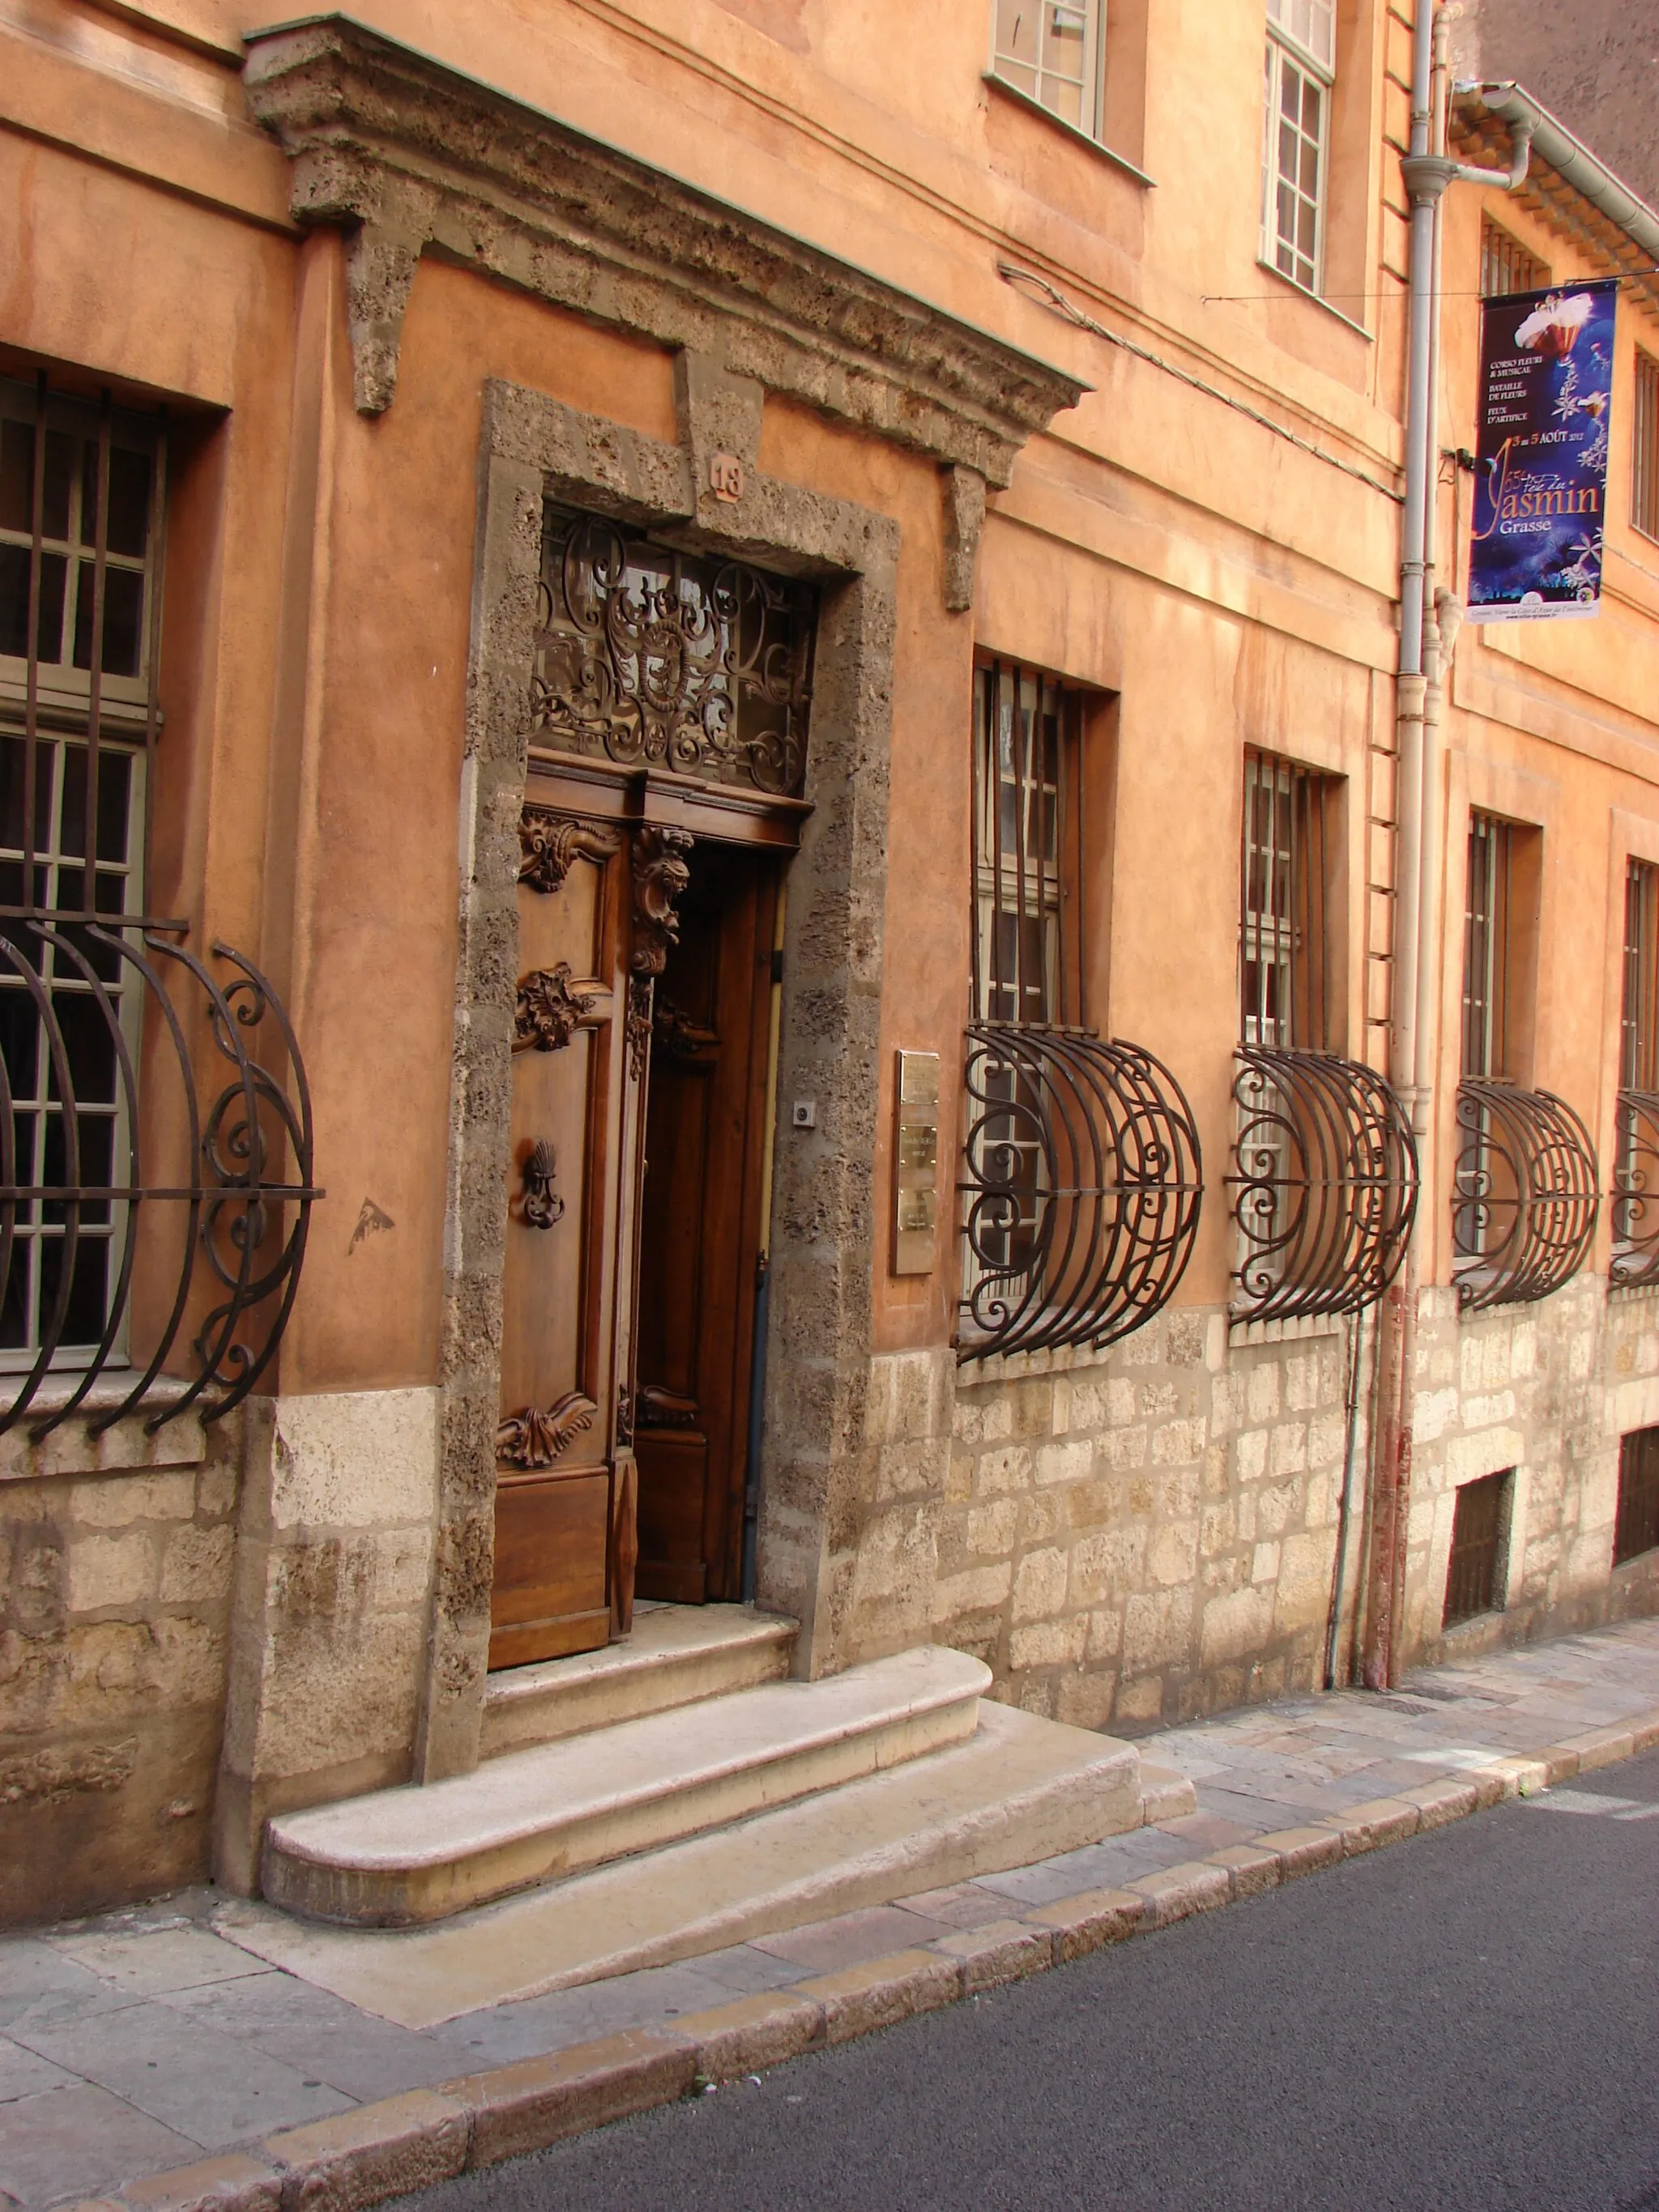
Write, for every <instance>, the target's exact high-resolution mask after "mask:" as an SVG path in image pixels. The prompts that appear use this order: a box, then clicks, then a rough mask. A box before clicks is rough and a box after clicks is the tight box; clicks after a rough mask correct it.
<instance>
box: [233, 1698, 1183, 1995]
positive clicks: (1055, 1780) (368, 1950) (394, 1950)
mask: <svg viewBox="0 0 1659 2212" xmlns="http://www.w3.org/2000/svg"><path fill="white" fill-rule="evenodd" d="M842 1679H845V1678H844V1677H843V1678H842ZM1139 1767H1140V1762H1139V1755H1138V1754H1137V1753H1136V1751H1135V1748H1134V1746H1133V1744H1127V1743H1121V1742H1117V1741H1114V1740H1113V1738H1111V1737H1110V1736H1103V1735H1093V1734H1091V1732H1090V1731H1088V1730H1086V1729H1074V1728H1066V1727H1062V1726H1061V1725H1060V1723H1058V1722H1055V1721H1044V1720H1038V1719H1037V1718H1036V1717H1035V1716H1034V1715H1032V1714H1030V1713H1022V1712H1017V1711H1013V1710H1012V1708H1011V1707H1009V1706H1006V1705H990V1704H987V1705H981V1707H980V1716H979V1727H978V1729H977V1730H976V1732H975V1735H973V1736H972V1737H970V1738H969V1740H968V1741H965V1742H963V1743H961V1744H957V1745H956V1746H954V1747H951V1748H949V1749H946V1750H943V1751H936V1752H933V1753H931V1754H930V1755H929V1756H928V1757H927V1758H926V1759H911V1760H908V1761H907V1762H906V1763H905V1764H904V1765H901V1766H896V1767H890V1768H887V1769H885V1770H884V1771H881V1772H878V1773H875V1774H870V1775H866V1776H865V1777H863V1778H861V1779H860V1780H858V1781H856V1782H849V1783H848V1784H845V1785H844V1786H843V1787H842V1788H841V1789H838V1790H830V1791H829V1792H827V1793H825V1794H824V1795H823V1796H815V1797H808V1798H804V1799H801V1800H799V1801H798V1802H795V1803H793V1804H789V1805H785V1806H781V1807H780V1808H777V1809H776V1810H775V1811H772V1812H768V1813H762V1814H757V1815H756V1816H755V1817H753V1818H752V1819H750V1820H744V1821H740V1822H738V1824H737V1826H733V1827H729V1828H721V1829H720V1830H718V1831H716V1832H714V1833H713V1834H708V1835H701V1836H696V1837H692V1838H690V1839H689V1840H687V1841H685V1842H682V1843H678V1844H669V1845H667V1846H665V1848H664V1849H663V1850H655V1851H649V1852H646V1853H644V1854H643V1855H642V1856H641V1857H637V1858H629V1859H622V1860H619V1861H617V1863H614V1864H612V1865H610V1866H604V1867H599V1868H596V1869H592V1871H591V1872H588V1873H586V1874H580V1875H573V1876H572V1877H571V1878H570V1879H569V1880H568V1881H561V1882H555V1883H553V1884H551V1885H550V1886H549V1887H545V1888H541V1889H534V1890H531V1891H529V1892H527V1893H526V1894H525V1895H523V1896H520V1897H513V1898H508V1899H506V1900H505V1901H504V1902H502V1903H501V1904H498V1905H487V1906H484V1907H483V1908H482V1909H479V1910H475V1911H467V1912H464V1913H461V1914H459V1916H458V1917H455V1918H454V1919H452V1920H446V1921H444V1922H443V1923H441V1924H440V1925H439V1926H436V1927H428V1928H416V1929H362V1928H327V1927H319V1926H317V1925H315V1924H314V1923H307V1922H304V1921H300V1920H295V1919H290V1918H289V1917H288V1915H287V1914H285V1913H282V1912H277V1911H273V1910H272V1909H271V1907H270V1905H252V1904H247V1903H245V1902H244V1901H242V1900H241V1899H233V1900H231V1901H229V1902H228V1903H227V1904H225V1905H222V1906H221V1907H220V1908H219V1910H218V1911H217V1912H216V1914H215V1915H214V1925H215V1926H216V1928H217V1929H218V1930H219V1932H220V1933H221V1934H222V1936H226V1937H227V1938H228V1939H229V1940H230V1941H231V1942H235V1943H240V1945H241V1946H242V1948H244V1949H245V1950H247V1951H251V1952H252V1953H253V1954H254V1955H255V1956H256V1957H258V1958H260V1959H264V1960H268V1961H269V1962H270V1965H272V1966H282V1967H285V1968H286V1969H287V1970H288V1971H289V1972H290V1973H294V1974H297V1975H299V1976H300V1977H301V1978H302V1979H303V1980H305V1981H308V1982H312V1983H314V1984H317V1985H319V1987H320V1988H323V1989H325V1990H333V1991H334V1993H335V1995H336V1996H342V1997H344V1998H345V1999H346V2000H347V2001H348V2002H350V2003H352V2004H356V2005H361V2006H362V2007H363V2008H364V2009H365V2010H367V2011H369V2012H374V2013H378V2014H379V2015H380V2016H381V2017H382V2018H383V2019H386V2020H391V2021H397V2022H398V2024H399V2025H400V2026H402V2027H411V2028H422V2027H434V2026H435V2025H436V2023H437V2022H438V2021H444V2020H452V2019H453V2018H455V2017H456V2016H457V2015H459V2014H462V2013H468V2012H475V2011H477V2009H478V2008H479V2007H480V2006H483V2005H494V2004H506V2003H508V2002H513V2001H515V2000H517V1999H520V1998H523V1997H532V1996H545V1995H547V1994H548V1993H549V1992H550V1991H551V1990H562V1989H570V1988H573V1987H574V1986H575V1985H576V1984H578V1983H582V1982H592V1981H598V1980H600V1979H603V1978H607V1977H609V1976H611V1975H613V1974H624V1973H629V1972H634V1971H635V1970H636V1969H638V1968H640V1967H643V1966H666V1965H668V1964H670V1963H671V1961H672V1960H677V1959H693V1958H696V1957H699V1956H700V1955H701V1954H703V1953H705V1952H708V1951H717V1950H720V1949H722V1948H724V1947H725V1946H726V1945H727V1944H729V1943H743V1942H751V1941H753V1940H754V1939H755V1938H757V1937H758V1936H775V1935H777V1934H779V1933H781V1931H782V1930H783V1929H787V1928H799V1927H800V1926H802V1925H803V1924H804V1923H806V1922H809V1921H813V1920H823V1919H828V1918H829V1917H832V1916H833V1915H835V1914H836V1913H839V1912H852V1911H859V1910H860V1909H862V1908H863V1907H865V1906H866V1905H885V1904H889V1903H890V1902H891V1901H892V1899H895V1898H899V1897H914V1896H915V1895H916V1894H917V1893H919V1892H920V1891H923V1890H929V1889H943V1888H945V1887H948V1886H949V1885H950V1884H951V1883H953V1882H959V1881H973V1880H974V1879H975V1877H977V1876H979V1875H991V1874H1004V1873H1006V1872H1007V1871H1008V1870H1009V1869H1011V1868H1013V1867H1018V1866H1025V1865H1029V1864H1030V1863H1031V1862H1032V1861H1033V1860H1035V1859H1042V1858H1049V1857H1054V1855H1055V1854H1056V1853H1058V1852H1060V1851H1070V1850H1079V1849H1080V1848H1081V1846H1083V1845H1084V1844H1093V1843H1098V1842H1100V1841H1101V1840H1102V1838H1104V1837H1107V1836H1115V1835H1119V1834H1121V1833H1122V1832H1123V1831H1124V1830H1126V1829H1129V1828H1133V1827H1134V1826H1137V1825H1138V1824H1139V1819H1140V1772H1139ZM1018 1910H1019V1907H1018V1905H1014V1904H1012V1903H1011V1904H1010V1906H1009V1911H1010V1913H1011V1914H1012V1913H1016V1912H1018Z"/></svg>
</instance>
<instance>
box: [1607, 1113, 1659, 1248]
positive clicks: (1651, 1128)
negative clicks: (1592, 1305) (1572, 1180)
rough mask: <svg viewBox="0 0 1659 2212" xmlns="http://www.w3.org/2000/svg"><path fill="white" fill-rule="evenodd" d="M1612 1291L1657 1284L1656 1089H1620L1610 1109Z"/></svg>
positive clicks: (1658, 1115) (1658, 1138)
mask: <svg viewBox="0 0 1659 2212" xmlns="http://www.w3.org/2000/svg"><path fill="white" fill-rule="evenodd" d="M1613 1127H1614V1133H1615V1147H1616V1148H1615V1154H1614V1160H1613V1257H1612V1260H1611V1261H1610V1262H1609V1264H1608V1267H1607V1279H1608V1281H1609V1283H1610V1284H1611V1285H1612V1286H1613V1289H1614V1290H1639V1289H1644V1288H1646V1287H1647V1286H1648V1285H1650V1284H1653V1283H1659V1091H1620V1093H1619V1098H1618V1103H1617V1105H1616V1107H1615V1109H1614V1117H1613Z"/></svg>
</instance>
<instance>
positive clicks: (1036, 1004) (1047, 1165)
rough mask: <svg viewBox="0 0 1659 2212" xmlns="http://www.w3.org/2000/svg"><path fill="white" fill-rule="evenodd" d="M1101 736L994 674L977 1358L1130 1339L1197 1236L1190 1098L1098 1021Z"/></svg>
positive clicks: (968, 1138) (968, 1108)
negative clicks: (1089, 800) (1092, 878)
mask: <svg viewBox="0 0 1659 2212" xmlns="http://www.w3.org/2000/svg"><path fill="white" fill-rule="evenodd" d="M1087 736H1088V732H1087V727H1086V723H1085V695H1084V694H1082V693H1080V692H1078V691H1075V690H1072V689H1071V688H1070V687H1068V686H1066V685H1065V684H1060V683H1058V682H1057V681H1056V680H1055V679H1054V678H1052V677H1049V676H1044V675H1042V674H1040V673H1039V672H1038V671H1036V670H1034V669H1030V668H1022V667H1019V666H1018V665H1012V664H1011V663H1008V662H1006V661H992V662H987V664H985V665H982V666H981V667H980V668H978V669H977V670H976V671H975V678H974V719H973V738H972V744H973V804H972V811H971V817H970V819H971V824H972V837H971V852H970V870H971V878H970V879H971V884H972V898H973V975H972V997H971V1006H970V1019H969V1024H968V1030H967V1036H966V1039H965V1045H966V1050H965V1053H964V1057H963V1078H962V1081H963V1138H962V1146H961V1152H960V1155H959V1164H958V1176H957V1196H958V1200H959V1202H960V1208H961V1211H960V1228H961V1235H962V1245H963V1275H962V1288H961V1293H960V1302H959V1312H958V1327H957V1355H958V1357H959V1358H963V1359H974V1358H983V1357H986V1356H987V1355H989V1354H992V1353H999V1352H1012V1351H1020V1352H1036V1351H1041V1350H1045V1349H1048V1348H1050V1347H1053V1346H1061V1345H1076V1344H1085V1343H1087V1344H1092V1345H1094V1346H1096V1347H1097V1348H1098V1347H1100V1346H1104V1345H1106V1344H1109V1343H1112V1342H1114V1341H1115V1340H1116V1339H1117V1338H1118V1337H1120V1336H1123V1335H1126V1334H1128V1333H1129V1332H1130V1331H1131V1330H1132V1329H1134V1328H1139V1327H1140V1326H1141V1325H1142V1324H1143V1323H1144V1322H1146V1321H1148V1320H1150V1319H1151V1317H1152V1315H1153V1314H1155V1313H1157V1312H1158V1310H1160V1309H1161V1308H1162V1307H1163V1306H1164V1304H1166V1303H1167V1302H1168V1301H1169V1299H1170V1297H1173V1295H1174V1293H1175V1290H1176V1285H1177V1284H1178V1283H1179V1282H1180V1280H1181V1277H1182V1273H1183V1271H1184V1270H1185V1268H1186V1266H1187V1262H1188V1259H1189V1257H1190V1256H1191V1253H1192V1249H1193V1241H1194V1237H1195V1236H1196V1234H1197V1229H1198V1219H1199V1212H1200V1203H1201V1200H1202V1196H1203V1170H1202V1160H1201V1157H1200V1146H1199V1140H1198V1131H1197V1128H1196V1126H1195V1124H1194V1120H1193V1115H1192V1109H1191V1108H1190V1106H1189V1105H1188V1102H1187V1100H1186V1099H1185V1097H1183V1096H1182V1091H1181V1088H1180V1085H1178V1084H1177V1083H1176V1079H1175V1078H1174V1077H1173V1075H1172V1074H1171V1073H1170V1070H1169V1069H1168V1068H1167V1067H1165V1066H1164V1065H1163V1063H1162V1062H1161V1061H1160V1060H1157V1059H1156V1058H1155V1057H1154V1056H1153V1054H1151V1053H1150V1052H1148V1051H1147V1050H1146V1048H1144V1047H1142V1046H1139V1045H1136V1044H1133V1043H1131V1042H1128V1040H1127V1039H1126V1038H1122V1037H1109V1038H1108V1037H1102V1036H1099V1035H1098V1034H1097V1032H1096V1031H1095V1030H1093V1029H1092V1028H1091V1027H1090V1025H1089V1011H1090V1010H1089V1004H1088V999H1089V994H1088V988H1087V979H1086V975H1085V953H1086V954H1087V955H1088V956H1089V957H1091V958H1097V957H1099V952H1100V946H1099V945H1098V944H1097V942H1094V941H1093V940H1092V939H1091V927H1090V921H1089V917H1088V915H1087V912H1086V910H1085V885H1086V884H1087V883H1088V879H1089V874H1090V866H1089V863H1090V859H1091V848H1090V845H1089V842H1088V826H1089V825H1088V823H1086V822H1085V792H1086V789H1087V778H1086V775H1085V759H1084V754H1085V740H1086V739H1087Z"/></svg>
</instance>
